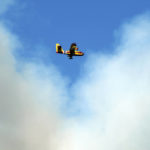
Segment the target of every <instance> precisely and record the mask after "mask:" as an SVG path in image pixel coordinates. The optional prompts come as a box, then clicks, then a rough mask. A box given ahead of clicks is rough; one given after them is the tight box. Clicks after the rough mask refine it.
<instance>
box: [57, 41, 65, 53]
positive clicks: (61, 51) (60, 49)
mask: <svg viewBox="0 0 150 150" xmlns="http://www.w3.org/2000/svg"><path fill="white" fill-rule="evenodd" d="M56 53H60V54H64V50H63V49H62V47H61V46H60V44H58V43H57V44H56Z"/></svg>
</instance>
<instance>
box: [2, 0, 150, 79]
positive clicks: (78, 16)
mask: <svg viewBox="0 0 150 150" xmlns="http://www.w3.org/2000/svg"><path fill="white" fill-rule="evenodd" d="M149 9H150V1H149V0H113V1H111V0H93V1H91V0H82V1H81V0H74V1H73V0H61V1H56V0H25V1H21V0H20V1H19V0H18V2H17V3H16V5H15V6H13V7H12V8H11V9H10V10H9V11H8V12H7V13H6V14H5V15H3V18H5V21H6V22H7V23H8V24H9V22H11V24H9V26H11V29H12V31H13V32H14V33H16V34H17V35H18V36H19V38H20V39H21V42H22V43H23V44H24V47H25V48H24V49H22V50H20V51H19V54H18V56H20V57H21V59H22V60H25V61H30V60H32V58H33V57H37V59H39V60H40V61H42V62H44V63H45V64H49V63H53V64H54V65H56V66H57V68H58V70H59V71H60V72H61V73H62V74H63V75H64V76H67V77H69V78H70V79H71V80H72V79H77V77H78V76H79V75H80V71H81V70H82V64H84V62H85V60H86V58H87V56H88V53H89V51H90V52H95V53H97V52H98V51H99V52H100V51H102V50H104V49H105V50H106V51H107V53H111V52H112V50H111V47H112V46H113V42H114V31H115V30H117V29H118V28H119V27H120V25H121V24H123V23H124V22H125V21H127V20H129V19H131V18H132V17H134V16H136V15H138V14H141V13H144V12H146V11H148V10H149ZM57 42H59V43H60V44H62V46H63V48H64V49H67V48H69V46H70V44H71V42H76V43H77V44H78V46H79V48H80V50H82V51H84V52H85V56H84V57H79V58H77V57H76V58H74V59H73V60H71V61H70V60H69V59H67V57H66V56H62V55H61V56H60V55H57V54H56V53H55V44H56V43H57ZM37 53H40V54H42V55H38V56H37Z"/></svg>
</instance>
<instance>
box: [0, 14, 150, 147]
mask: <svg viewBox="0 0 150 150" xmlns="http://www.w3.org/2000/svg"><path fill="white" fill-rule="evenodd" d="M119 34H120V36H118V39H117V40H119V41H120V44H119V45H117V46H116V48H115V50H114V54H112V55H109V56H108V55H102V54H98V55H93V56H91V57H89V60H88V61H87V63H86V64H85V66H86V67H85V70H84V71H83V77H82V78H80V79H79V81H78V82H77V83H74V87H73V88H72V89H68V88H67V86H66V85H65V81H64V78H63V77H62V76H61V75H60V74H59V72H58V71H57V69H55V67H54V66H53V67H52V66H50V67H49V68H46V67H45V66H44V65H39V64H38V66H36V64H31V63H30V64H26V65H25V66H23V67H24V68H23V70H24V71H22V72H17V71H16V64H18V63H19V62H18V61H17V60H15V58H14V57H13V55H12V53H13V51H14V50H15V49H16V48H18V47H19V46H21V43H20V42H19V40H18V39H17V37H16V36H15V35H13V34H12V33H11V32H10V31H9V30H8V29H7V28H6V27H5V26H4V25H2V24H1V25H0V149H3V150H20V149H21V150H33V149H36V150H43V149H44V150H70V149H71V150H92V149H95V150H100V149H101V150H110V149H111V150H120V149H122V150H141V149H144V150H149V149H150V146H149V138H150V94H149V89H150V70H149V66H150V59H149V58H150V17H149V15H148V14H147V15H142V16H140V17H137V18H135V19H134V20H133V21H130V22H128V23H126V24H125V25H124V26H123V27H122V28H121V29H120V30H119ZM119 38H120V39H119ZM69 90H70V91H69ZM68 91H69V92H72V93H73V94H74V97H75V99H74V100H73V104H72V105H71V106H72V109H74V110H76V109H77V110H79V112H78V113H77V114H78V115H76V116H72V117H70V118H68V117H64V115H63V114H61V112H62V110H61V107H62V106H63V105H64V103H65V102H66V101H67V100H69V101H72V98H70V97H69V96H68V95H67V92H68ZM68 109H70V108H68Z"/></svg>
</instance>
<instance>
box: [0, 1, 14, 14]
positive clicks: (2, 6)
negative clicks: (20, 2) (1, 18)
mask: <svg viewBox="0 0 150 150" xmlns="http://www.w3.org/2000/svg"><path fill="white" fill-rule="evenodd" d="M14 2H15V1H14V0H0V15H1V14H3V13H5V12H6V11H7V10H8V8H9V7H10V6H11V5H12V4H14Z"/></svg>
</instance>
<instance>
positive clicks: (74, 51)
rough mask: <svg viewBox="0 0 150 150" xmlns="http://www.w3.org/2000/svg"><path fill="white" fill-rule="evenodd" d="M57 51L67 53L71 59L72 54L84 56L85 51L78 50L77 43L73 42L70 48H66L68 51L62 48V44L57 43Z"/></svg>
mask: <svg viewBox="0 0 150 150" xmlns="http://www.w3.org/2000/svg"><path fill="white" fill-rule="evenodd" d="M56 53H59V54H67V55H68V57H69V58H70V59H72V56H83V55H84V53H83V52H81V51H78V48H77V45H76V43H72V44H71V46H70V49H69V50H66V51H64V50H63V49H62V47H61V46H60V44H58V43H57V44H56Z"/></svg>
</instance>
